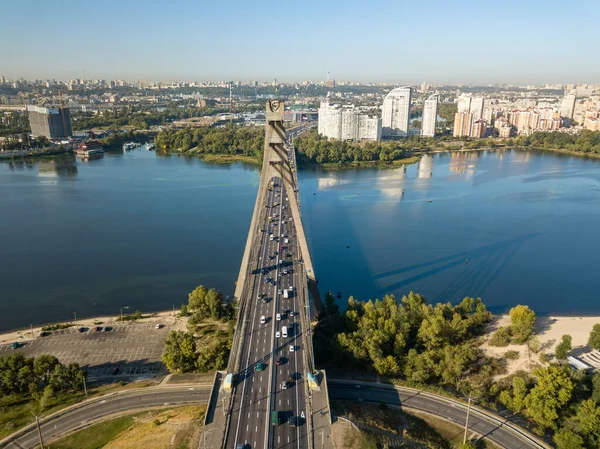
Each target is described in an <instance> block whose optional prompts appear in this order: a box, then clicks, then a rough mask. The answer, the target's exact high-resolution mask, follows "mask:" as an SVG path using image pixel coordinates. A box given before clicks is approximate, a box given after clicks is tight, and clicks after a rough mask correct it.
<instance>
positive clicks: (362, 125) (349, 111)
mask: <svg viewBox="0 0 600 449" xmlns="http://www.w3.org/2000/svg"><path fill="white" fill-rule="evenodd" d="M318 132H319V134H321V135H322V136H325V137H328V138H330V139H338V140H354V141H361V140H380V139H381V120H380V119H379V118H377V117H370V116H369V115H368V114H363V113H361V112H360V110H358V109H356V108H355V107H354V106H342V105H332V104H329V103H328V102H322V103H321V107H320V108H319V120H318Z"/></svg>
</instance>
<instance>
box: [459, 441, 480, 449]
mask: <svg viewBox="0 0 600 449" xmlns="http://www.w3.org/2000/svg"><path fill="white" fill-rule="evenodd" d="M459 449H477V445H476V444H475V443H473V442H472V441H467V442H466V443H464V444H461V445H460V446H459Z"/></svg>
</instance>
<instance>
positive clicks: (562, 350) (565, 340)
mask: <svg viewBox="0 0 600 449" xmlns="http://www.w3.org/2000/svg"><path fill="white" fill-rule="evenodd" d="M571 342H572V338H571V336H570V335H563V336H562V338H561V340H560V343H559V344H558V345H557V346H556V351H555V355H556V358H557V359H559V360H565V359H566V358H567V356H568V355H569V352H570V351H571V349H573V348H572V346H571Z"/></svg>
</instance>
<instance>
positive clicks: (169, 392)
mask: <svg viewBox="0 0 600 449" xmlns="http://www.w3.org/2000/svg"><path fill="white" fill-rule="evenodd" d="M349 382H352V381H343V380H335V379H329V382H328V388H329V395H330V397H331V398H332V399H344V400H359V401H360V400H362V401H365V402H375V403H381V402H384V403H386V404H389V405H403V406H405V407H410V408H414V409H418V410H422V411H426V412H429V413H432V414H434V415H437V416H440V417H441V418H443V419H449V420H450V421H454V422H456V423H458V424H461V425H462V424H463V423H464V420H465V406H464V404H456V403H449V402H448V399H446V398H442V397H438V396H435V395H431V394H427V395H425V394H423V393H419V392H415V390H412V389H403V388H401V387H397V388H395V389H392V387H390V386H387V387H383V386H377V385H373V384H372V383H369V382H360V383H357V382H354V383H352V384H349ZM356 384H360V385H361V388H356ZM190 388H191V387H190V386H176V387H169V388H168V389H167V388H165V389H157V388H144V389H139V390H131V391H129V392H124V393H121V394H118V395H114V396H110V397H107V398H105V399H103V400H98V401H94V402H89V403H86V404H81V405H80V406H79V407H77V408H76V409H74V410H73V411H70V412H67V413H64V414H61V415H58V416H56V417H55V418H48V419H44V420H43V421H42V432H43V435H44V436H45V438H46V439H48V440H50V439H51V438H54V437H56V436H58V435H61V434H64V433H67V432H69V431H72V430H74V429H76V428H78V427H81V426H83V425H85V423H86V422H91V421H94V420H97V419H100V418H102V417H104V416H108V415H111V414H113V413H117V412H121V411H124V410H131V409H136V408H143V407H153V406H161V405H165V406H166V405H181V404H190V403H206V402H207V401H208V396H209V394H210V389H211V388H210V387H209V386H198V387H194V389H193V390H191V389H190ZM469 422H470V423H471V424H470V427H471V428H472V429H473V430H474V431H476V432H477V433H479V434H482V435H485V436H486V437H488V438H489V439H490V440H492V441H493V442H495V443H497V444H498V445H500V446H502V447H505V448H507V449H520V448H525V449H540V448H544V447H545V446H543V445H540V444H538V443H536V442H534V441H532V440H530V439H529V438H528V437H527V436H526V435H520V434H519V433H518V432H515V431H513V430H511V429H510V428H509V427H508V426H507V425H506V423H504V424H502V423H503V422H504V421H503V419H502V418H501V417H498V416H496V417H494V415H491V417H489V418H484V417H482V416H481V415H480V414H479V413H477V412H472V414H471V417H470V418H469ZM517 430H520V429H518V428H517ZM520 431H521V432H522V430H520ZM16 443H17V444H15V443H8V444H6V445H0V447H6V448H10V449H15V448H23V449H29V448H32V447H34V446H35V444H36V443H37V433H36V432H35V428H32V429H30V431H29V432H27V433H25V434H24V435H23V436H21V437H20V438H18V439H17V440H16ZM546 447H547V446H546Z"/></svg>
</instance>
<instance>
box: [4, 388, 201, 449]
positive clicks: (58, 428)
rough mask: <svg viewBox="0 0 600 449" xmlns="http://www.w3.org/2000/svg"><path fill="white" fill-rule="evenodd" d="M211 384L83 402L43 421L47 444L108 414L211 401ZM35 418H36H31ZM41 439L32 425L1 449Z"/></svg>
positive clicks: (30, 445) (28, 445) (26, 445)
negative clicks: (209, 385) (208, 385)
mask: <svg viewBox="0 0 600 449" xmlns="http://www.w3.org/2000/svg"><path fill="white" fill-rule="evenodd" d="M209 395H210V387H207V386H201V387H192V386H190V385H187V386H184V387H168V388H162V389H159V388H147V389H137V390H130V391H123V392H121V393H118V394H114V395H112V396H107V397H103V398H100V399H98V400H92V401H89V402H86V403H82V404H80V405H79V406H77V407H74V408H73V409H71V410H69V411H66V412H64V413H58V414H55V415H53V416H52V417H49V418H45V419H43V420H42V425H41V429H42V435H43V438H44V443H45V444H46V443H47V442H49V441H52V440H53V439H55V438H57V437H59V436H60V435H64V434H66V433H68V432H71V431H73V430H75V429H78V428H81V427H84V426H86V425H87V424H88V423H91V422H93V421H97V420H99V419H101V418H103V417H105V416H108V415H112V414H115V413H120V412H123V411H126V410H134V409H143V408H150V407H157V406H165V407H168V406H176V405H185V404H201V403H206V402H208V397H209ZM32 419H33V417H32ZM38 443H39V439H38V434H37V431H36V429H35V427H31V428H30V429H29V430H28V431H26V432H25V433H24V434H23V435H22V436H20V437H18V438H16V439H15V440H14V441H12V442H8V443H0V448H2V447H6V448H10V449H17V448H20V449H30V448H33V447H36V445H38Z"/></svg>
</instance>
